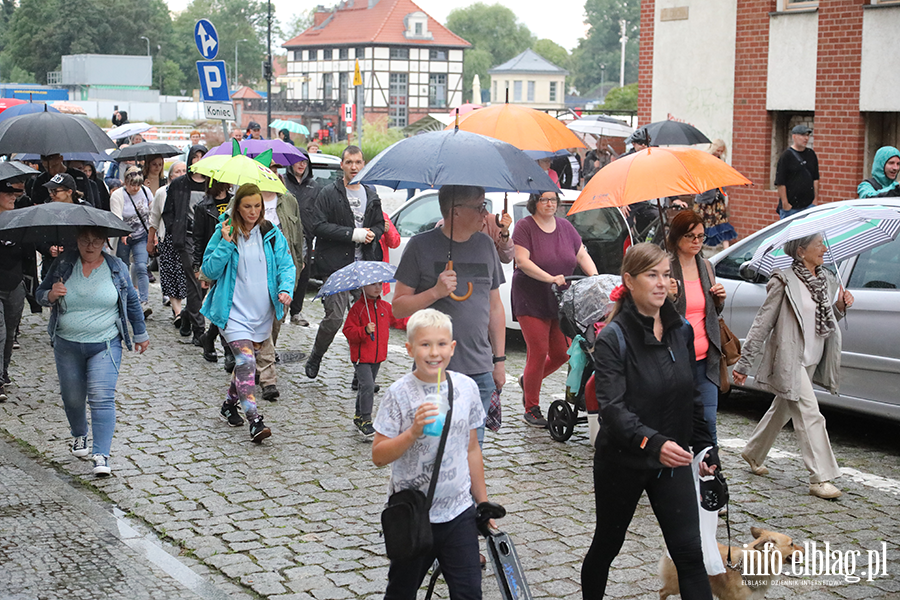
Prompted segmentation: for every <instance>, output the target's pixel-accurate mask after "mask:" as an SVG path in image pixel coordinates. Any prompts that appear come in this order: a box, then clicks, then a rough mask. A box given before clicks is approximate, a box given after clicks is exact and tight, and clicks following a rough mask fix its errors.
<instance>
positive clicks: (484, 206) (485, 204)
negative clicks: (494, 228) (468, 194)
mask: <svg viewBox="0 0 900 600" xmlns="http://www.w3.org/2000/svg"><path fill="white" fill-rule="evenodd" d="M460 206H465V207H466V208H471V209H472V210H477V211H478V212H488V202H487V200H485V201H484V202H482V203H481V204H479V205H477V206H476V205H474V204H460Z"/></svg>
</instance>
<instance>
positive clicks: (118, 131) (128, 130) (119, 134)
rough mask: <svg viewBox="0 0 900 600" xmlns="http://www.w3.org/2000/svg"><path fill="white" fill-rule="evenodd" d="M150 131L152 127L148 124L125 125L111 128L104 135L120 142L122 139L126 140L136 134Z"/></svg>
mask: <svg viewBox="0 0 900 600" xmlns="http://www.w3.org/2000/svg"><path fill="white" fill-rule="evenodd" d="M151 129H153V125H150V124H149V123H125V124H124V125H119V126H118V127H113V128H112V129H110V130H109V131H107V132H106V135H108V136H109V137H110V138H112V139H114V140H121V139H122V138H128V137H131V136H133V135H137V134H138V133H144V132H145V131H150V130H151Z"/></svg>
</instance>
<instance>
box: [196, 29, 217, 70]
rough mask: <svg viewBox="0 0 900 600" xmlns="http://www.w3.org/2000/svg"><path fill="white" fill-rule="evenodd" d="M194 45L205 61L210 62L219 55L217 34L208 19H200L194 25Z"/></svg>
mask: <svg viewBox="0 0 900 600" xmlns="http://www.w3.org/2000/svg"><path fill="white" fill-rule="evenodd" d="M194 43H195V44H197V50H199V51H200V56H202V57H203V58H205V59H206V60H212V59H214V58H215V57H216V55H217V54H219V34H218V33H216V28H215V27H213V24H212V23H210V21H209V19H200V20H199V21H197V24H196V25H194Z"/></svg>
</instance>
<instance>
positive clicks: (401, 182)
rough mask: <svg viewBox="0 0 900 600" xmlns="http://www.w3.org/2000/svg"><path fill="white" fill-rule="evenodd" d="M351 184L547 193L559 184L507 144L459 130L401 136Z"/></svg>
mask: <svg viewBox="0 0 900 600" xmlns="http://www.w3.org/2000/svg"><path fill="white" fill-rule="evenodd" d="M353 183H368V184H379V185H385V186H388V187H391V188H394V189H395V190H399V189H409V188H414V189H424V188H439V187H441V186H443V185H477V186H480V187H483V188H484V189H485V191H487V192H549V191H558V189H559V188H558V187H557V186H556V184H554V183H553V181H552V180H551V179H550V176H549V175H547V174H546V173H545V172H544V171H543V169H541V168H540V167H539V166H538V164H537V163H536V162H535V161H534V160H532V159H531V158H529V157H528V156H527V155H526V154H525V153H524V152H522V151H521V150H519V149H518V148H516V147H515V146H513V145H511V144H507V143H506V142H501V141H500V140H495V139H494V138H489V137H487V136H484V135H479V134H477V133H469V132H468V131H461V130H458V129H451V130H448V131H434V132H431V133H423V134H421V135H414V136H413V137H410V138H406V139H404V140H400V141H399V142H397V143H395V144H393V145H392V146H390V147H388V148H386V149H385V150H383V151H382V152H381V153H380V154H379V155H378V156H376V157H375V158H373V159H372V161H371V162H370V163H369V164H367V165H366V166H365V168H364V169H363V170H362V171H360V172H359V175H357V176H356V177H355V178H354V179H353Z"/></svg>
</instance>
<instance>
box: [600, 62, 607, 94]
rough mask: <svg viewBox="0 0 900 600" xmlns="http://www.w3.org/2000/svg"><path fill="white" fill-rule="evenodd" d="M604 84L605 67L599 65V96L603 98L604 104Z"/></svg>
mask: <svg viewBox="0 0 900 600" xmlns="http://www.w3.org/2000/svg"><path fill="white" fill-rule="evenodd" d="M605 84H606V65H600V94H601V95H602V96H603V101H604V102H606V93H604V91H603V90H604V89H605V87H604V86H605Z"/></svg>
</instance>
